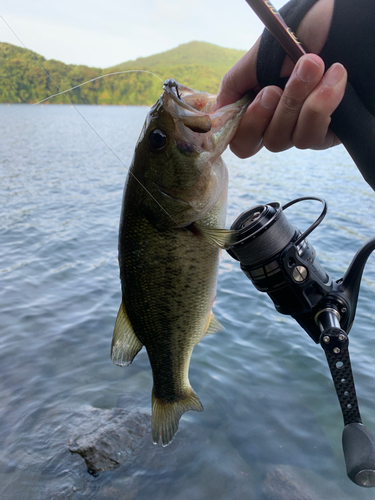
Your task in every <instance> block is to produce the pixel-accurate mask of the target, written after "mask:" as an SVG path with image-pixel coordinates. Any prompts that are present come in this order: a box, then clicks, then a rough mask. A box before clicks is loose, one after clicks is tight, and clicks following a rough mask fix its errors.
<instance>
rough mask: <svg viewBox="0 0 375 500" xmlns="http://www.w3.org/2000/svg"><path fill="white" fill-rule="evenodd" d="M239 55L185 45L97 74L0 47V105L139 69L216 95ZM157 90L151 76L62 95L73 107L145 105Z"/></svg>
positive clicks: (117, 78)
mask: <svg viewBox="0 0 375 500" xmlns="http://www.w3.org/2000/svg"><path fill="white" fill-rule="evenodd" d="M244 53H245V51H240V50H235V49H225V48H222V47H219V46H217V45H213V44H210V43H206V42H190V43H186V44H183V45H180V46H178V47H176V48H175V49H172V50H168V51H166V52H162V53H160V54H155V55H153V56H150V57H141V58H138V59H136V60H135V61H128V62H124V63H122V64H119V65H117V66H113V67H111V68H106V69H101V68H91V67H88V66H84V65H74V64H64V63H62V62H60V61H56V60H54V59H49V60H47V59H45V58H44V57H43V56H41V55H39V54H36V53H35V52H30V51H28V50H27V49H23V48H21V47H17V46H15V45H11V44H9V43H1V42H0V102H3V103H4V102H6V103H33V102H38V101H41V100H42V99H45V98H46V97H48V96H51V95H53V94H56V93H57V92H58V89H57V88H56V85H55V84H54V83H53V81H54V82H56V83H57V84H58V86H59V87H60V88H61V89H62V90H66V89H69V88H71V87H74V86H75V85H79V84H81V83H83V82H86V81H87V80H90V79H93V78H97V77H100V76H102V75H105V74H107V73H114V72H119V71H129V70H140V69H141V70H145V71H152V72H153V73H155V74H157V75H158V76H159V77H160V78H161V79H162V80H166V79H168V78H173V79H175V80H176V81H178V82H179V83H181V84H183V85H186V86H188V87H191V88H195V89H198V90H206V91H208V92H211V93H217V92H218V90H219V86H220V82H221V79H222V77H223V76H224V74H225V73H226V72H227V71H228V70H229V68H231V67H232V66H233V64H234V63H235V62H236V61H238V59H240V57H242V55H243V54H244ZM35 59H36V60H37V61H38V62H39V64H40V65H41V66H42V67H43V68H44V70H45V71H46V72H47V73H48V75H50V77H51V78H52V79H53V81H52V80H51V78H49V77H48V75H47V74H46V73H45V72H44V71H43V69H42V68H41V67H40V66H39V65H38V63H37V62H36V60H35ZM161 90H162V87H161V82H160V80H158V79H157V78H156V77H155V76H152V75H150V74H147V73H141V72H134V73H123V74H120V75H112V76H108V77H105V78H101V79H99V80H96V81H94V82H90V83H88V84H86V85H84V86H82V87H79V88H77V89H74V90H72V91H70V92H69V94H68V95H69V99H71V101H72V102H74V103H75V104H147V105H150V104H152V103H154V102H155V101H156V99H157V98H158V96H159V95H160V93H161ZM48 102H53V103H66V102H67V100H66V98H65V97H64V96H63V95H60V96H57V97H54V98H53V99H51V100H50V101H48Z"/></svg>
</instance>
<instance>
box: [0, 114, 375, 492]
mask: <svg viewBox="0 0 375 500" xmlns="http://www.w3.org/2000/svg"><path fill="white" fill-rule="evenodd" d="M77 108H78V109H79V111H80V113H82V114H83V115H84V117H85V118H86V120H87V121H88V122H89V123H90V124H91V126H92V127H93V129H94V130H95V131H97V133H98V134H99V135H100V137H101V138H103V140H104V141H105V143H104V142H103V141H102V140H100V138H99V137H98V135H96V134H95V133H94V132H93V130H92V129H91V128H90V127H89V126H88V125H87V123H86V122H85V121H84V120H83V119H82V117H81V116H80V115H79V114H78V113H77V111H76V110H75V109H74V108H73V107H71V106H68V105H61V106H57V105H45V106H41V105H38V106H33V107H29V108H27V107H24V106H23V105H10V106H8V105H0V115H1V116H0V137H1V139H0V140H1V149H0V199H1V205H0V207H1V208H0V210H1V218H0V242H1V245H0V439H1V442H2V446H1V450H0V477H1V481H0V497H1V499H2V500H19V499H20V498H27V499H28V500H37V499H38V500H39V499H40V500H47V499H48V500H50V499H68V498H69V499H70V498H72V499H74V500H76V499H77V500H78V499H90V500H99V499H100V500H101V499H103V500H104V499H105V500H107V499H119V500H120V499H121V500H132V499H137V500H149V499H150V498H153V500H159V499H160V500H162V499H163V500H172V499H173V500H188V499H189V500H192V499H211V498H218V499H220V500H232V499H233V500H234V499H240V500H242V499H246V500H278V499H280V500H281V499H283V498H289V499H291V500H292V499H293V498H296V499H297V498H298V500H303V498H304V497H303V496H302V494H301V495H299V496H298V495H297V496H295V497H293V496H292V493H291V492H292V491H294V489H295V490H296V491H304V492H306V498H316V499H322V500H325V499H326V498H330V499H331V500H336V499H337V500H339V499H340V500H342V499H348V498H352V499H354V498H356V499H359V500H362V499H364V500H367V499H370V498H373V494H374V493H373V491H372V490H367V489H362V488H359V487H358V486H356V485H354V484H353V483H352V482H351V481H350V480H349V479H348V478H347V476H346V470H345V463H344V458H343V453H342V447H341V434H342V430H343V421H342V415H341V412H340V408H339V404H338V401H337V397H336V394H335V391H334V387H333V384H332V380H331V377H330V374H329V370H328V366H327V362H326V358H325V355H324V352H323V350H322V349H321V347H320V346H319V345H316V344H315V343H314V342H313V341H312V340H311V339H310V337H309V336H308V335H307V334H306V333H305V332H304V331H303V330H302V329H301V328H300V327H299V325H298V324H297V323H296V322H295V321H294V320H293V319H292V318H290V317H287V316H282V315H280V314H278V313H277V312H276V310H275V309H274V307H273V304H272V302H271V300H270V299H269V297H268V296H267V295H266V294H262V293H260V292H258V291H257V290H256V289H255V288H254V286H253V285H252V284H251V282H250V281H249V280H248V279H247V278H246V276H245V275H244V274H243V273H242V271H241V270H240V268H239V265H238V263H237V262H236V261H234V260H233V259H232V258H231V257H230V256H229V255H228V254H227V253H226V252H223V255H222V260H221V265H220V272H219V279H218V292H217V298H216V302H215V306H214V312H215V315H216V317H217V318H218V320H219V321H220V322H221V323H222V324H223V325H224V326H225V330H223V331H222V332H219V333H216V334H215V335H211V336H209V337H206V338H204V339H203V340H202V341H201V342H200V343H199V344H198V345H197V347H196V348H195V349H194V352H193V356H192V360H191V366H190V381H191V385H192V387H193V388H194V389H195V391H196V392H197V394H198V396H199V398H200V400H201V401H202V404H203V406H204V408H205V411H204V412H203V413H197V412H188V413H186V414H185V415H184V416H183V417H182V419H181V421H180V430H179V433H178V434H177V436H176V437H175V439H174V441H173V442H172V443H171V445H170V446H168V447H166V448H162V447H161V446H160V445H159V446H154V445H153V444H152V439H151V435H150V434H149V433H146V436H145V439H144V441H142V445H141V446H140V447H139V449H135V450H133V453H131V454H130V456H129V458H128V459H127V460H126V461H124V463H123V464H122V465H119V466H118V467H115V468H114V469H112V470H107V471H103V472H100V473H98V474H95V475H93V474H89V473H88V472H87V469H86V465H85V462H84V460H83V459H82V458H81V456H79V455H78V454H72V453H71V452H70V451H69V442H70V441H71V440H72V438H74V436H75V435H76V433H77V427H79V426H80V425H84V423H85V421H86V422H87V421H88V419H91V420H89V421H90V422H91V421H93V422H94V423H95V418H96V417H95V415H99V414H104V413H103V412H105V411H111V410H112V409H114V408H125V407H126V408H127V409H130V410H132V409H137V408H143V409H145V410H144V411H146V413H147V412H148V413H150V396H151V388H152V375H151V369H150V366H149V362H148V358H147V355H146V353H145V350H142V351H141V352H140V353H139V354H138V356H137V357H136V359H135V360H134V362H133V364H132V365H131V366H129V367H126V368H120V367H118V366H115V365H114V364H112V362H111V360H110V356H109V353H110V345H111V339H112V331H113V326H114V322H115V319H116V314H117V310H118V307H119V305H120V302H121V293H120V281H119V270H118V262H117V233H118V223H119V216H120V208H121V198H122V191H123V186H124V182H125V178H126V174H127V169H126V167H127V166H128V165H129V164H130V161H131V158H132V155H133V150H134V145H135V143H136V140H137V138H138V135H139V133H140V130H141V127H142V124H143V121H144V118H145V116H146V113H147V111H148V109H147V108H144V107H121V106H111V107H110V106H107V107H105V106H101V107H100V106H77ZM111 150H112V151H111ZM113 152H115V154H116V156H115V155H114V153H113ZM224 158H225V161H226V163H227V165H228V169H229V175H230V186H229V207H228V218H227V226H228V227H229V226H230V224H231V223H232V222H233V221H234V219H235V218H236V217H237V216H238V215H239V214H240V213H241V212H243V211H244V210H246V209H248V208H250V207H252V206H253V205H257V204H263V203H269V202H273V201H279V202H280V203H281V204H285V203H287V202H288V201H291V200H293V199H295V198H297V197H300V196H309V195H312V196H318V197H321V198H324V199H325V200H326V201H327V202H328V214H327V216H326V218H325V220H324V221H323V222H322V224H321V225H320V226H319V227H318V228H317V229H316V230H315V231H314V232H313V233H312V234H311V235H310V236H309V241H310V243H312V245H313V246H314V248H315V250H316V252H317V256H318V259H319V261H320V263H321V265H322V266H323V267H324V268H325V269H326V271H328V272H329V273H330V274H331V275H332V277H333V278H334V279H338V278H340V277H342V275H343V274H344V272H345V271H346V269H347V267H348V265H349V263H350V261H351V259H352V258H353V256H354V254H355V253H356V251H357V250H358V249H359V248H360V246H361V245H362V244H363V243H365V242H366V241H367V240H368V239H369V238H371V237H373V236H374V233H375V219H374V200H375V197H374V193H373V191H372V190H371V188H370V187H369V186H368V185H367V184H366V183H365V181H364V180H363V179H362V177H361V175H360V174H359V172H358V171H357V169H356V167H355V166H354V165H353V163H352V161H351V159H350V157H349V156H348V154H347V153H346V151H345V149H344V148H343V147H341V146H340V147H337V148H334V149H332V150H328V151H324V152H314V151H297V150H291V151H287V152H285V153H282V154H271V153H269V152H267V151H261V152H260V153H259V154H258V155H257V156H256V157H255V158H250V159H248V160H239V159H238V158H236V157H235V156H234V155H232V154H231V153H230V151H226V152H225V154H224ZM119 159H121V161H120V160H119ZM320 210H321V206H320V205H319V203H314V202H304V203H300V204H298V205H295V206H294V207H291V208H290V209H288V214H287V215H288V218H290V220H291V221H292V222H293V224H295V225H296V226H298V227H299V228H300V229H301V230H303V229H306V228H307V227H308V226H309V225H310V224H311V223H312V222H313V221H314V220H315V218H316V217H317V216H318V215H319V213H320ZM374 305H375V258H374V257H372V256H371V257H370V259H369V261H368V263H367V265H366V268H365V272H364V277H363V280H362V285H361V292H360V296H359V301H358V309H357V314H356V320H355V322H354V325H353V328H352V330H351V333H350V337H349V338H350V353H351V360H352V367H353V372H354V377H355V381H356V388H357V395H358V400H359V406H360V410H361V414H362V419H363V423H364V424H365V425H366V426H367V427H368V428H369V429H370V430H371V431H372V432H373V433H374V434H375V397H374V386H375V363H374V362H375V335H374V325H375V307H374ZM94 409H95V411H94ZM96 410H97V411H96ZM119 433H120V434H121V429H119ZM119 453H120V452H119ZM288 488H289V489H288ZM290 488H291V489H290ZM293 488H294V489H293ZM309 492H310V493H311V494H310V496H308V493H309ZM285 495H286V496H285Z"/></svg>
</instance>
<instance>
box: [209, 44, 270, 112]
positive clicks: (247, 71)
mask: <svg viewBox="0 0 375 500" xmlns="http://www.w3.org/2000/svg"><path fill="white" fill-rule="evenodd" d="M259 43H260V38H259V39H258V41H257V42H256V43H255V45H253V47H252V48H251V49H250V50H249V51H248V52H247V53H246V54H245V55H244V56H243V57H242V58H241V59H240V60H239V61H237V62H236V64H235V65H234V66H233V68H231V69H230V70H229V71H228V73H226V75H224V78H223V80H222V82H221V85H220V90H219V94H218V96H217V99H216V103H215V104H214V110H216V109H218V108H221V107H223V106H226V105H227V104H231V103H233V102H236V101H238V99H241V97H242V96H243V95H244V94H245V93H246V92H247V91H248V90H252V89H254V88H256V87H257V86H258V80H257V78H256V62H257V53H258V46H259Z"/></svg>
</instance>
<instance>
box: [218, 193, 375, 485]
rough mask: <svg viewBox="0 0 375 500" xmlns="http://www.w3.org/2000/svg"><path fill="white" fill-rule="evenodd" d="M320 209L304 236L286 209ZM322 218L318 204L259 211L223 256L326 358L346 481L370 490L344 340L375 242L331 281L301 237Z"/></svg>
mask: <svg viewBox="0 0 375 500" xmlns="http://www.w3.org/2000/svg"><path fill="white" fill-rule="evenodd" d="M306 200H314V201H319V202H320V203H322V205H323V210H322V212H321V214H320V216H319V217H318V218H317V219H316V221H315V222H314V223H313V224H312V225H311V226H310V227H309V228H308V229H307V230H306V231H304V232H303V233H301V232H300V231H299V230H298V229H297V228H296V227H294V226H293V225H292V224H291V223H290V222H289V220H288V219H287V217H286V215H285V213H284V210H285V209H286V208H288V207H290V206H291V205H293V204H296V203H298V202H300V201H306ZM326 213H327V205H326V202H325V201H324V200H322V199H320V198H315V197H303V198H298V199H296V200H294V201H292V202H290V203H287V204H286V205H284V206H283V207H281V206H280V204H279V203H269V204H267V205H257V206H255V207H253V208H251V209H249V210H247V211H246V212H244V213H242V214H241V215H240V216H239V217H238V218H237V219H236V220H235V221H234V223H233V224H232V226H231V229H232V230H235V231H236V232H237V237H236V243H234V244H232V245H231V246H230V247H229V248H228V249H227V251H228V253H229V254H230V255H231V256H232V257H233V258H234V259H236V260H238V261H239V262H240V265H241V269H242V270H243V272H244V273H245V274H246V276H247V277H248V278H249V279H250V280H251V281H252V283H253V284H254V286H255V287H256V288H257V289H258V290H259V291H261V292H266V293H267V294H268V295H269V296H270V298H271V299H272V301H273V303H274V306H275V308H276V310H277V311H278V312H280V313H281V314H287V315H290V316H292V317H293V318H294V319H295V320H296V321H297V322H298V323H299V324H300V325H301V326H302V328H303V329H304V330H305V331H306V332H307V333H308V334H309V335H310V337H311V338H312V339H313V340H314V342H316V343H320V344H321V346H322V348H323V349H324V351H325V354H326V357H327V361H328V365H329V368H330V371H331V375H332V379H333V382H334V385H335V389H336V392H337V396H338V399H339V403H340V407H341V410H342V414H343V419H344V425H345V428H344V434H343V449H344V456H345V461H346V466H347V473H348V476H349V477H350V479H352V481H354V482H355V483H356V484H358V485H360V486H366V487H374V486H375V440H374V438H373V437H372V435H371V433H370V432H369V431H368V429H366V427H365V426H364V425H363V424H362V420H361V416H360V413H359V408H358V402H357V397H356V391H355V385H354V379H353V375H352V370H351V364H350V357H349V350H348V344H349V341H348V333H349V331H350V329H351V326H352V324H353V321H354V317H355V312H356V307H357V298H358V293H359V287H360V281H361V277H362V273H363V269H364V266H365V264H366V261H367V258H368V257H369V255H370V254H371V252H372V251H373V250H374V249H375V238H374V239H372V240H370V241H369V242H368V243H366V244H365V245H364V246H363V247H362V248H361V249H360V250H359V251H358V252H357V254H356V255H355V257H354V258H353V261H352V263H351V264H350V266H349V268H348V270H347V272H346V273H345V275H344V277H343V278H342V279H340V280H337V281H333V280H332V278H331V276H330V275H329V274H328V273H327V272H326V271H325V270H324V269H323V267H322V266H321V265H320V264H319V262H318V260H317V258H316V253H315V250H314V248H313V246H312V245H311V244H310V243H309V242H308V241H307V239H306V237H307V236H308V235H309V234H310V233H311V232H312V231H313V230H314V229H315V228H316V227H317V226H318V225H319V224H320V222H321V221H322V220H323V219H324V217H325V215H326Z"/></svg>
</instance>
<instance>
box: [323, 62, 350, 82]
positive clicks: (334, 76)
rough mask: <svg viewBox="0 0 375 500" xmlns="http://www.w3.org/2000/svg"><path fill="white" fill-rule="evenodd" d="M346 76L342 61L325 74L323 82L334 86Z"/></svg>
mask: <svg viewBox="0 0 375 500" xmlns="http://www.w3.org/2000/svg"><path fill="white" fill-rule="evenodd" d="M344 76H345V68H344V66H343V65H342V64H340V63H335V64H333V65H332V66H331V67H330V68H329V70H328V71H327V73H326V74H325V75H324V76H323V83H324V85H327V87H334V86H335V85H337V84H338V83H339V82H340V81H341V80H342V78H343V77H344Z"/></svg>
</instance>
